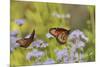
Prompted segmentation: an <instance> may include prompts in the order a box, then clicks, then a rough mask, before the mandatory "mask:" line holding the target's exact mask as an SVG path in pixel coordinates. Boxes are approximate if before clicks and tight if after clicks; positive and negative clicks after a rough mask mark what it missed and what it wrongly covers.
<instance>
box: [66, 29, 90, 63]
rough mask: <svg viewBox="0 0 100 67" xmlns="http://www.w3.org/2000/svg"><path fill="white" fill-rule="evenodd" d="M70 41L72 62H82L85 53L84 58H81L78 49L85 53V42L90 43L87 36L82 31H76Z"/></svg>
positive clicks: (69, 38) (70, 36) (71, 35)
mask: <svg viewBox="0 0 100 67" xmlns="http://www.w3.org/2000/svg"><path fill="white" fill-rule="evenodd" d="M68 40H69V41H70V44H71V51H70V62H75V61H80V60H81V59H82V60H83V57H82V56H83V53H81V55H82V56H79V55H80V53H78V49H81V50H80V51H81V52H83V48H84V47H85V42H87V41H88V38H87V37H86V36H85V34H84V33H83V32H82V31H80V30H74V31H73V32H72V33H71V34H70V35H69V37H68ZM79 58H81V59H79Z"/></svg>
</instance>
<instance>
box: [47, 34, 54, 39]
mask: <svg viewBox="0 0 100 67" xmlns="http://www.w3.org/2000/svg"><path fill="white" fill-rule="evenodd" d="M46 37H47V38H53V37H54V36H52V35H51V34H50V33H47V34H46Z"/></svg>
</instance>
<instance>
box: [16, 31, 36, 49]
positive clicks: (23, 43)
mask: <svg viewBox="0 0 100 67" xmlns="http://www.w3.org/2000/svg"><path fill="white" fill-rule="evenodd" d="M34 35H35V30H33V32H32V34H31V36H30V37H29V38H23V39H19V40H17V41H16V43H19V44H20V47H24V48H27V47H28V46H29V45H30V44H31V43H32V41H33V40H34Z"/></svg>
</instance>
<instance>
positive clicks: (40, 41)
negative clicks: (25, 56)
mask: <svg viewBox="0 0 100 67" xmlns="http://www.w3.org/2000/svg"><path fill="white" fill-rule="evenodd" d="M42 43H43V41H42V40H37V41H34V42H33V43H32V46H33V47H34V46H35V47H37V48H39V47H41V44H42Z"/></svg>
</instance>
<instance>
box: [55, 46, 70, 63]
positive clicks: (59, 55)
mask: <svg viewBox="0 0 100 67" xmlns="http://www.w3.org/2000/svg"><path fill="white" fill-rule="evenodd" d="M55 53H56V56H57V61H58V62H64V63H68V51H67V48H64V49H63V50H55ZM62 59H64V60H63V61H62Z"/></svg>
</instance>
